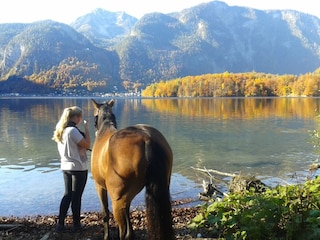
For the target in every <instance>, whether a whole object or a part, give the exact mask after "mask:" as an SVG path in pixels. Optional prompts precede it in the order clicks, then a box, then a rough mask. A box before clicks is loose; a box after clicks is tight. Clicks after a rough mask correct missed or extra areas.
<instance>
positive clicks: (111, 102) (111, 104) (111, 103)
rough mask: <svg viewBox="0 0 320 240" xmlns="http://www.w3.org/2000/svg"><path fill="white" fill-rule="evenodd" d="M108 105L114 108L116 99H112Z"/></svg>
mask: <svg viewBox="0 0 320 240" xmlns="http://www.w3.org/2000/svg"><path fill="white" fill-rule="evenodd" d="M108 105H109V106H110V107H113V105H114V99H111V100H110V101H109V102H108Z"/></svg>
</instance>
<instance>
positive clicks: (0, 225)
mask: <svg viewBox="0 0 320 240" xmlns="http://www.w3.org/2000/svg"><path fill="white" fill-rule="evenodd" d="M197 212H198V209H197V208H196V207H186V208H184V207H174V208H173V209H172V217H173V224H174V230H175V237H176V239H195V238H202V239H203V238H207V239H208V237H209V236H210V233H209V232H208V231H207V230H193V229H189V228H188V226H187V225H188V223H189V222H190V220H191V219H192V218H194V217H195V216H196V215H197ZM131 221H132V225H133V229H134V233H135V239H139V240H146V239H148V237H147V230H146V218H145V211H144V210H143V209H140V210H139V209H134V210H133V211H131ZM56 222H57V216H32V217H0V240H13V239H14V240H22V239H28V240H49V239H50V240H58V239H59V240H60V239H66V240H69V239H70V240H71V239H77V240H89V239H90V240H95V239H103V226H102V222H103V221H102V217H101V214H100V213H97V212H86V213H83V214H82V220H81V223H82V224H83V225H84V229H83V231H81V232H80V233H71V232H70V231H67V232H65V233H56V232H55V231H54V227H55V224H56ZM66 223H67V226H70V227H71V224H72V218H71V216H68V217H67V219H66ZM110 227H111V228H110V234H111V239H117V237H118V230H117V226H116V224H115V222H114V219H113V217H112V214H111V216H110Z"/></svg>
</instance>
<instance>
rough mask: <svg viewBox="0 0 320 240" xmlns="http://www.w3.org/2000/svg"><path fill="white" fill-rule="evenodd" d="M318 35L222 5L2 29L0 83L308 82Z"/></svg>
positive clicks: (277, 14) (300, 20) (285, 20)
mask: <svg viewBox="0 0 320 240" xmlns="http://www.w3.org/2000/svg"><path fill="white" fill-rule="evenodd" d="M319 32H320V19H319V18H317V17H315V16H311V15H308V14H303V13H300V12H297V11H292V10H281V11H280V10H272V11H261V10H256V9H252V8H245V7H231V6H228V5H227V4H225V3H223V2H218V1H212V2H208V3H203V4H200V5H198V6H195V7H192V8H188V9H185V10H183V11H181V12H176V13H171V14H162V13H150V14H146V15H145V16H143V17H142V18H141V19H139V20H137V19H136V18H134V17H132V16H129V15H127V14H126V13H124V12H109V11H106V10H103V9H96V10H95V11H93V12H91V13H88V14H86V15H84V16H80V17H79V18H78V19H76V21H74V22H73V23H72V24H70V26H69V25H66V24H62V23H57V22H53V21H40V22H35V23H31V24H0V78H1V80H2V81H5V80H6V79H8V78H9V77H10V76H14V77H16V78H19V79H20V78H21V77H22V78H24V79H26V80H28V81H31V82H35V83H37V84H43V85H45V86H48V87H50V88H52V89H55V90H56V89H59V90H61V91H64V90H68V91H73V90H77V91H80V90H81V91H113V90H115V89H118V90H122V89H123V87H125V88H127V89H130V88H131V89H134V88H135V89H136V88H139V87H141V86H143V87H144V86H146V85H148V84H150V83H152V82H157V81H160V80H167V79H173V78H179V77H183V76H188V75H201V74H205V73H219V72H225V71H229V72H250V71H256V72H266V73H273V74H304V73H307V72H312V71H314V70H315V69H317V68H318V67H319V66H320V34H319ZM11 85H12V84H11Z"/></svg>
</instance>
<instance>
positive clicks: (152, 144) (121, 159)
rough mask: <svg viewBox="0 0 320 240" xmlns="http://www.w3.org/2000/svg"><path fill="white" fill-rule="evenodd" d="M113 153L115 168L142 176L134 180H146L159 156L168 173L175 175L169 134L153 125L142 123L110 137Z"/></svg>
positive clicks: (111, 155) (133, 176)
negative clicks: (148, 170) (163, 132)
mask: <svg viewBox="0 0 320 240" xmlns="http://www.w3.org/2000/svg"><path fill="white" fill-rule="evenodd" d="M109 153H110V155H109V157H110V159H109V161H110V163H109V164H110V167H112V168H113V169H114V171H116V172H122V173H123V174H124V175H125V176H127V177H129V176H132V178H135V177H139V179H131V180H134V181H137V180H141V181H142V179H143V180H144V179H145V175H146V171H147V166H148V164H150V161H151V160H153V161H155V159H156V158H159V159H157V160H156V161H163V162H164V164H165V166H166V169H167V170H168V171H167V174H168V176H170V175H171V168H172V159H173V154H172V150H171V148H170V146H169V144H168V142H167V140H166V139H165V137H164V136H163V135H162V134H161V133H160V132H159V131H158V130H157V129H155V128H153V127H151V126H149V125H144V124H138V125H134V126H130V127H127V128H124V129H121V130H119V131H117V132H116V133H115V134H114V135H113V136H112V137H111V138H110V141H109ZM148 154H149V155H148ZM137 173H139V176H138V174H137ZM142 173H143V174H142ZM168 183H170V177H169V179H168ZM143 184H144V183H143Z"/></svg>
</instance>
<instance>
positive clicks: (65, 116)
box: [52, 106, 82, 143]
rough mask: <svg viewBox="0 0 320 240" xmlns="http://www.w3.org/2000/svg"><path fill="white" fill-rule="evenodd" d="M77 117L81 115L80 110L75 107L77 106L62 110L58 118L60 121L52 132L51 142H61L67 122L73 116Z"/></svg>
mask: <svg viewBox="0 0 320 240" xmlns="http://www.w3.org/2000/svg"><path fill="white" fill-rule="evenodd" d="M78 115H82V109H81V108H79V107H77V106H73V107H69V108H65V109H64V110H63V113H62V115H61V117H60V120H59V121H58V123H57V125H56V128H55V130H54V132H53V137H52V140H53V141H55V142H57V143H58V142H61V141H62V134H63V131H64V129H65V128H66V127H67V126H68V122H69V121H70V119H71V118H72V117H74V116H78Z"/></svg>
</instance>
